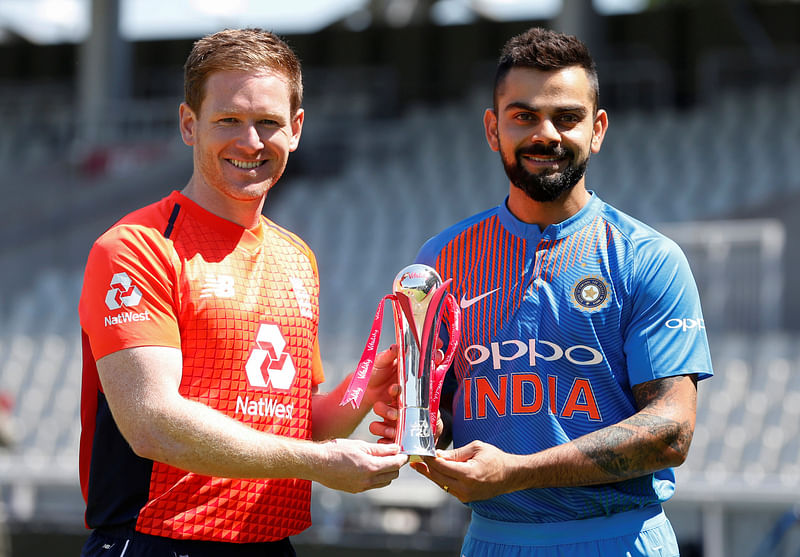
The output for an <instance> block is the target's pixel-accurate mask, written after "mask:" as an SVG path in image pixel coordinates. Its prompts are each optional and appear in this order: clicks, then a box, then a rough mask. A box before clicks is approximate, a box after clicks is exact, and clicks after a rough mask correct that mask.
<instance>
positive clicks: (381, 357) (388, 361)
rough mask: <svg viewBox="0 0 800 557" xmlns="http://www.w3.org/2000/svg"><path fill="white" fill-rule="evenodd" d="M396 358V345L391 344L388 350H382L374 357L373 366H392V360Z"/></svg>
mask: <svg viewBox="0 0 800 557" xmlns="http://www.w3.org/2000/svg"><path fill="white" fill-rule="evenodd" d="M395 358H397V345H396V344H392V345H391V346H390V347H389V348H387V349H386V350H384V351H383V352H379V353H378V355H377V356H376V357H375V366H376V367H386V366H390V365H392V362H393V361H394V359H395Z"/></svg>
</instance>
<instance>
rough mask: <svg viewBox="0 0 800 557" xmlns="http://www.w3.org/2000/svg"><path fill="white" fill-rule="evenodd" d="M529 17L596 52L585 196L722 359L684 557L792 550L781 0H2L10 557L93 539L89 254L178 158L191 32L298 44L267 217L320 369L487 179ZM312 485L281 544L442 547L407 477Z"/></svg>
mask: <svg viewBox="0 0 800 557" xmlns="http://www.w3.org/2000/svg"><path fill="white" fill-rule="evenodd" d="M532 25H544V26H548V27H552V28H555V29H558V30H561V31H566V32H569V33H573V34H576V35H578V36H580V37H581V38H582V39H583V40H584V41H585V42H587V43H588V44H589V46H590V48H591V49H592V52H593V54H594V56H595V58H596V59H597V62H598V69H599V72H600V91H601V93H600V96H601V105H603V106H604V107H606V108H607V109H608V110H609V112H610V128H609V132H608V134H607V136H606V140H605V143H604V145H603V149H602V151H601V152H600V153H599V154H598V155H596V156H594V157H593V158H592V161H591V163H590V165H589V171H588V184H589V188H590V189H593V190H595V191H596V192H597V193H598V194H599V195H600V196H601V197H602V198H603V199H604V200H606V201H608V202H610V203H611V204H613V205H615V206H617V207H619V208H620V209H622V210H624V211H627V212H629V213H630V214H632V215H633V216H635V217H637V218H639V219H640V220H644V221H645V222H648V223H649V224H651V225H653V226H655V227H656V228H657V229H659V230H661V231H662V232H664V233H665V234H667V235H668V236H670V237H672V238H673V239H675V240H676V241H677V242H678V243H679V244H680V245H681V246H682V248H683V249H684V251H685V252H686V253H687V255H688V257H689V259H690V262H691V264H692V267H693V270H694V273H695V276H696V279H697V282H698V285H699V287H700V291H701V296H702V300H703V305H704V312H705V323H706V326H707V330H708V334H709V338H710V342H711V349H712V355H713V358H714V366H715V371H716V376H715V377H714V378H713V379H711V380H709V381H706V382H703V383H702V384H701V385H700V391H699V393H700V395H699V408H698V422H697V429H696V433H695V438H694V442H693V445H692V450H691V453H690V456H689V459H688V461H687V462H686V463H685V464H684V465H683V466H681V467H680V468H679V469H678V470H677V476H678V485H677V493H676V495H675V496H674V498H673V500H672V501H670V502H669V503H668V505H667V512H668V514H669V516H670V518H671V520H672V522H673V525H674V527H675V529H676V532H677V534H678V538H679V540H680V542H681V548H682V554H683V555H688V556H705V557H723V556H724V557H730V556H732V557H739V556H742V557H750V556H752V557H761V556H770V555H775V556H783V555H797V554H798V552H799V551H800V527H798V524H797V522H798V516H799V515H800V510H798V507H797V506H796V505H797V504H798V503H800V435H799V434H798V433H799V432H800V343H798V340H799V339H800V311H799V310H800V289H798V288H797V285H798V281H797V280H796V278H793V277H797V275H798V272H800V268H798V266H800V263H798V262H800V257H798V253H797V251H798V247H797V246H798V244H793V243H792V242H791V241H790V238H791V237H796V236H797V232H798V227H800V219H798V218H797V217H796V214H797V212H798V208H800V2H798V0H748V1H745V0H729V1H724V0H696V1H692V0H683V1H679V0H673V1H670V0H660V1H658V0H650V1H648V0H602V1H601V0H594V1H592V0H537V1H534V0H527V1H520V0H329V1H325V0H293V1H292V2H285V1H284V0H276V1H271V0H262V1H256V0H249V1H248V0H226V1H225V2H218V1H213V0H172V1H169V2H164V1H157V0H0V122H2V125H1V126H0V193H2V200H0V233H1V234H2V242H0V415H2V416H3V417H4V418H5V420H4V424H3V427H2V429H0V434H1V435H0V442H2V444H3V445H4V447H3V448H2V449H0V503H2V516H3V524H4V527H5V529H6V530H7V532H6V533H7V536H6V540H5V542H6V545H8V544H9V543H10V545H11V548H12V549H11V551H7V553H6V554H7V555H11V554H13V555H14V556H15V557H21V556H34V555H77V554H78V552H79V547H80V545H81V543H82V542H83V540H84V539H85V537H86V535H87V532H86V531H85V530H84V528H83V518H82V513H83V501H82V498H81V495H80V491H79V487H78V472H77V463H78V456H77V455H78V435H79V399H80V375H81V369H80V367H81V366H80V361H81V354H80V342H79V339H80V337H79V325H78V317H77V301H78V297H79V293H80V286H81V280H82V271H83V266H84V263H85V260H86V255H87V254H88V250H89V248H90V246H91V243H92V241H93V240H94V239H95V238H96V237H97V236H98V235H99V234H100V233H102V232H103V230H105V228H107V227H108V226H110V225H111V224H113V222H115V221H116V220H117V219H118V218H120V217H121V216H122V215H124V214H125V213H127V212H128V211H130V210H132V209H134V208H138V207H139V206H142V205H144V204H146V203H149V202H152V201H155V200H157V199H160V198H161V197H163V196H165V195H166V194H168V193H169V192H170V191H172V190H174V189H180V188H182V187H183V186H184V185H185V183H186V181H187V180H188V178H189V176H190V173H191V150H190V149H189V148H188V147H186V146H185V145H183V143H182V142H181V141H180V138H179V134H178V129H177V114H178V112H177V107H178V104H179V102H180V101H181V100H182V65H183V62H184V60H185V58H186V55H187V54H188V52H189V49H190V48H191V44H192V42H193V41H194V40H195V39H197V38H198V37H200V36H201V35H203V34H205V33H208V32H213V31H216V30H219V29H222V28H225V27H242V26H259V27H264V28H267V29H271V30H273V31H275V32H277V33H278V34H280V35H282V36H283V37H284V38H286V39H287V41H288V42H289V43H290V45H291V46H292V47H293V48H294V49H295V50H296V52H297V53H298V55H299V56H300V58H301V59H302V62H303V65H304V76H305V87H306V101H305V103H304V105H305V109H306V123H305V127H304V130H303V137H302V141H301V144H300V148H299V150H298V151H297V152H296V153H294V154H293V155H292V156H291V157H290V160H289V166H288V168H287V171H286V174H285V175H284V177H283V178H282V179H281V181H280V182H279V184H278V185H277V186H276V187H275V189H273V190H272V192H271V193H270V195H269V198H268V200H267V207H266V209H265V213H266V214H267V215H268V216H269V217H270V218H272V219H273V220H275V221H277V222H278V223H280V224H282V225H284V226H286V227H287V228H289V229H291V230H293V231H295V232H297V233H298V234H299V235H300V236H301V237H303V238H304V239H305V240H306V241H307V242H308V243H309V245H310V246H311V247H312V248H313V249H314V250H315V252H316V254H317V257H318V260H319V266H320V273H321V280H322V286H321V289H322V292H321V342H322V350H323V358H324V360H325V366H326V375H327V376H328V382H329V384H331V385H335V384H337V383H338V382H339V380H341V379H342V378H343V377H344V376H345V375H346V374H347V373H349V372H350V371H351V370H352V369H353V368H354V366H355V363H356V361H357V359H358V357H359V356H360V354H361V350H362V348H363V346H364V342H365V341H366V336H367V334H368V331H369V326H370V323H371V319H372V316H373V314H374V311H375V307H376V305H377V303H378V301H379V300H380V299H381V297H382V296H383V295H384V294H386V293H388V292H389V291H390V288H391V282H392V279H393V277H394V275H395V274H396V272H397V271H398V270H399V269H400V268H402V267H403V266H405V265H406V264H408V263H409V262H411V261H412V260H413V258H414V256H415V254H416V251H417V249H418V248H419V246H420V245H421V244H422V243H423V242H424V240H425V239H427V238H428V237H429V236H431V235H433V234H434V233H436V232H437V231H439V230H440V229H442V228H443V227H445V226H447V225H449V224H452V223H454V222H455V221H456V220H458V219H460V218H463V217H466V216H469V215H471V214H473V213H475V212H477V211H479V210H482V209H484V208H488V207H490V206H493V205H496V204H498V203H500V202H502V200H503V198H504V196H505V195H506V192H507V189H508V186H507V180H506V177H505V174H504V173H503V170H502V166H501V164H500V161H499V158H498V156H497V155H496V154H495V153H493V152H492V151H491V150H490V149H489V148H488V146H487V145H486V143H485V140H484V135H483V127H482V114H483V111H484V109H485V108H486V107H488V106H489V105H490V103H491V81H492V76H493V68H494V63H495V60H496V58H497V55H498V53H499V50H500V48H501V47H502V45H503V43H504V42H505V41H506V40H507V39H508V38H509V37H511V36H512V35H513V34H516V33H518V32H521V31H523V30H524V29H526V28H528V27H530V26H532ZM354 286H356V288H354ZM383 337H384V342H382V344H388V343H389V342H390V341H391V337H392V332H391V329H390V328H386V329H384V335H383ZM357 435H359V436H363V437H364V438H369V434H368V432H366V429H365V428H362V429H360V430H359V431H358V432H357ZM121 481H124V478H121ZM313 498H314V502H313V512H314V523H315V524H314V526H313V527H312V528H311V529H310V530H309V531H308V532H306V533H304V534H303V535H301V536H298V538H297V539H296V540H295V541H296V545H297V547H298V553H299V554H300V555H319V554H322V552H324V553H325V554H326V555H327V556H328V557H334V556H336V555H374V554H377V553H379V552H389V553H401V552H402V553H406V554H415V555H420V556H422V555H430V556H434V555H456V554H457V551H458V547H459V546H460V541H461V538H462V535H463V532H464V530H465V526H466V522H467V519H468V512H467V510H466V509H465V508H464V507H463V506H462V505H461V504H460V503H458V501H456V500H455V499H453V498H450V497H447V496H446V495H445V494H444V493H443V492H441V491H440V490H438V489H436V487H435V486H433V485H432V484H429V483H427V481H425V480H424V479H423V478H421V477H420V476H417V475H416V474H415V473H413V472H409V471H408V470H407V469H404V473H403V474H402V475H401V477H400V479H399V480H398V481H396V482H395V483H394V484H393V485H392V486H391V487H389V488H386V489H383V490H380V491H375V492H370V493H367V494H361V495H356V496H350V495H346V494H341V493H337V492H333V491H330V490H326V489H324V488H321V487H319V486H315V488H314V492H313ZM0 540H2V537H0Z"/></svg>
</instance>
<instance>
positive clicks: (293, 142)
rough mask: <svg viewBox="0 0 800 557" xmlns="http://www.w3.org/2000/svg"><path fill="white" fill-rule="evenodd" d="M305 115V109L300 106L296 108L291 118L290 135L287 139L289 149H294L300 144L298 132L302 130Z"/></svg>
mask: <svg viewBox="0 0 800 557" xmlns="http://www.w3.org/2000/svg"><path fill="white" fill-rule="evenodd" d="M305 117H306V111H305V110H303V109H302V108H298V109H297V113H296V114H295V115H294V118H292V137H291V138H290V139H289V151H290V152H291V151H294V150H295V149H297V146H298V145H299V144H300V134H301V132H302V131H303V121H304V120H305Z"/></svg>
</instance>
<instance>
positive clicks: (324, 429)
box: [311, 377, 374, 441]
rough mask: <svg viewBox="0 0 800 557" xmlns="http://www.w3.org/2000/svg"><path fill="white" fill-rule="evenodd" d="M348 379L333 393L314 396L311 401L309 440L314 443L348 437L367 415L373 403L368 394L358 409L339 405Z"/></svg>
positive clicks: (347, 405)
mask: <svg viewBox="0 0 800 557" xmlns="http://www.w3.org/2000/svg"><path fill="white" fill-rule="evenodd" d="M349 383H350V377H347V378H346V379H345V380H344V381H342V382H341V383H340V384H339V386H337V387H336V388H335V389H334V390H333V391H331V392H329V393H326V394H315V395H314V396H313V397H312V399H311V438H312V439H313V440H315V441H324V440H326V439H335V438H345V437H348V436H349V435H350V434H351V433H353V431H354V430H355V429H356V427H357V426H358V424H360V423H361V421H362V420H363V419H364V417H365V416H366V415H367V414H368V413H369V411H370V409H371V408H372V405H373V404H374V401H373V400H371V397H370V392H369V391H367V393H366V394H365V395H364V399H363V400H362V401H361V404H360V405H359V407H358V408H354V407H353V405H352V404H346V405H344V406H341V405H340V402H341V401H342V397H343V396H344V393H345V391H346V390H347V386H348V385H349Z"/></svg>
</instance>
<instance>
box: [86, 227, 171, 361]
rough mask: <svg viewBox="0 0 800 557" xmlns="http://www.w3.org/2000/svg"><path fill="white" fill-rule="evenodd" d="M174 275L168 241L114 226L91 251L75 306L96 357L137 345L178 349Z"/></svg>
mask: <svg viewBox="0 0 800 557" xmlns="http://www.w3.org/2000/svg"><path fill="white" fill-rule="evenodd" d="M176 276H177V275H176V272H175V268H174V265H173V263H172V261H171V248H170V244H169V241H168V240H166V239H164V238H163V237H161V238H157V237H155V235H151V234H150V233H149V231H148V229H145V228H143V227H131V226H118V227H115V228H112V229H111V230H110V231H108V232H106V234H104V235H103V236H102V237H101V238H100V239H99V240H98V241H97V242H96V243H95V244H94V246H93V247H92V250H91V252H90V253H89V258H88V261H87V264H86V270H85V273H84V281H83V291H82V292H81V298H80V302H79V307H78V312H79V315H80V322H81V328H82V329H83V330H84V331H85V333H86V334H87V336H88V338H89V342H90V345H91V349H92V354H93V355H94V357H95V359H100V358H102V357H103V356H106V355H108V354H111V353H112V352H116V351H118V350H122V349H125V348H133V347H137V346H169V347H175V348H180V346H181V340H180V330H179V328H178V321H177V309H176V308H177V306H176V300H177V299H178V296H177V293H176Z"/></svg>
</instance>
